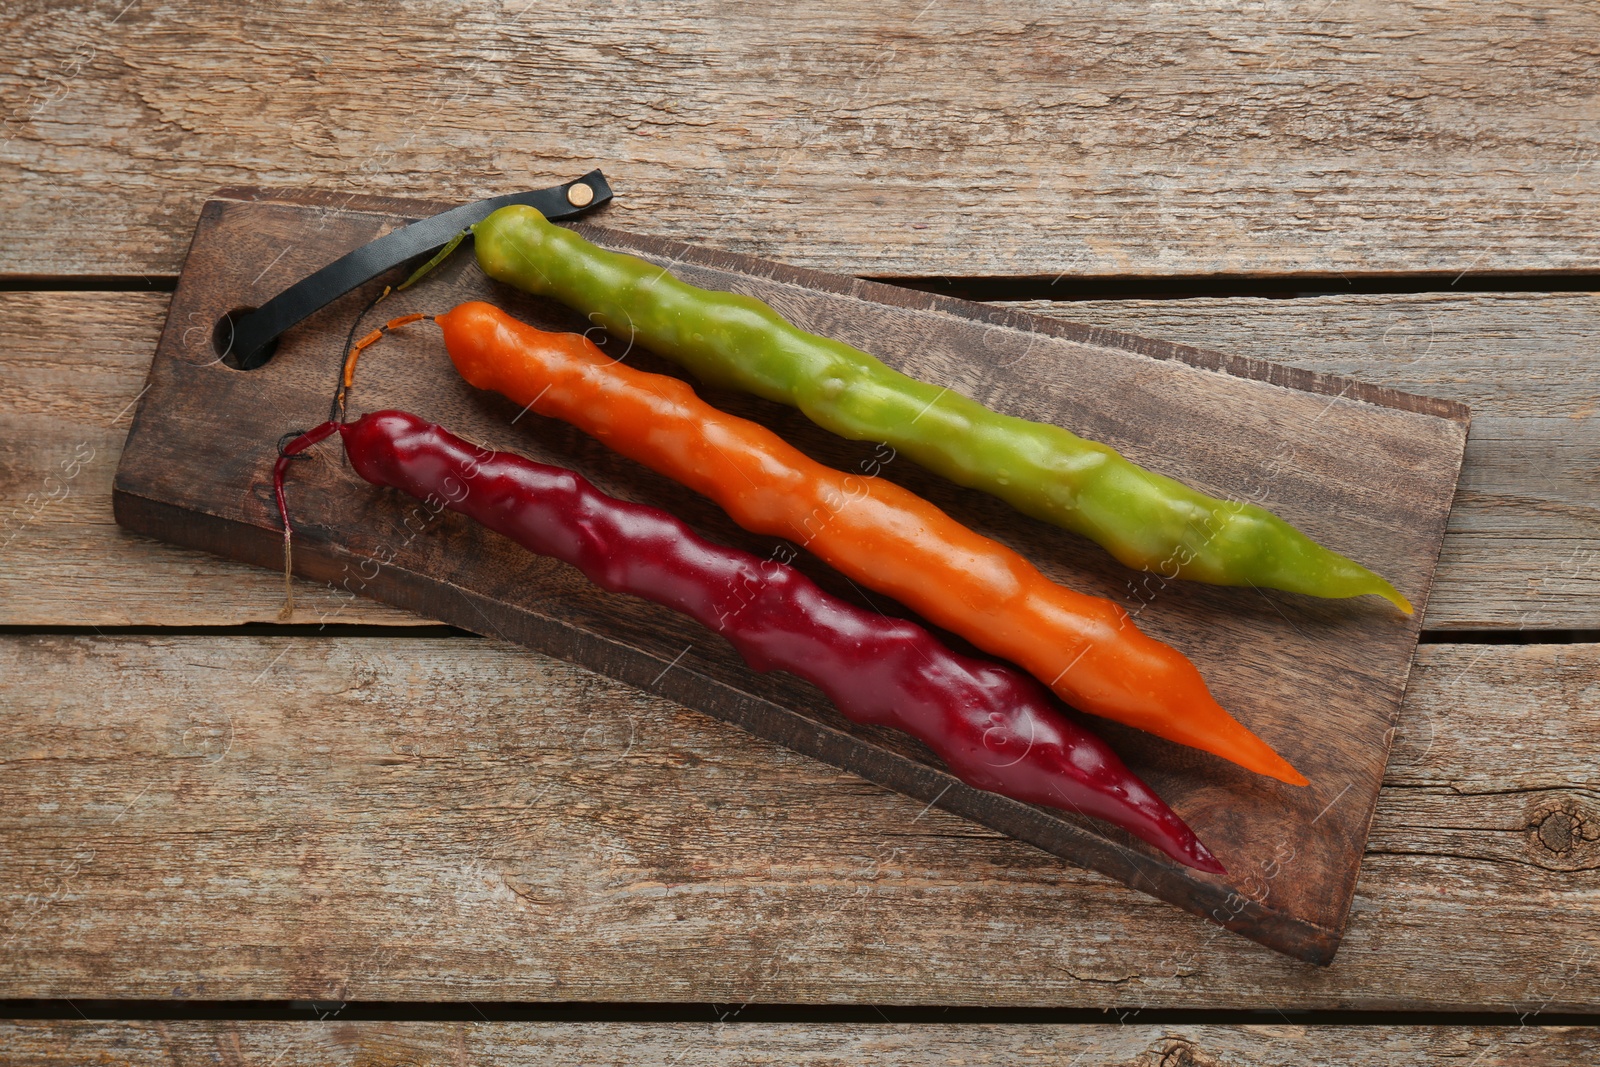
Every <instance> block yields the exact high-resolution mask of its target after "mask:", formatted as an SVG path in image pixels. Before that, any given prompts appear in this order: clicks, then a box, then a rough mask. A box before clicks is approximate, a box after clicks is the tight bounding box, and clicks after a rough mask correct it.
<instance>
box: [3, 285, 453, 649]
mask: <svg viewBox="0 0 1600 1067" xmlns="http://www.w3.org/2000/svg"><path fill="white" fill-rule="evenodd" d="M169 299H170V298H169V297H168V296H166V295H165V294H140V293H0V336H3V337H5V338H6V343H5V345H4V350H3V351H0V368H3V370H0V625H10V626H63V625H64V626H171V625H177V626H183V625H190V626H193V625H218V624H237V623H250V622H272V621H275V620H276V619H277V616H278V609H279V608H280V607H281V606H282V604H283V579H282V577H281V576H274V575H271V574H269V573H267V572H265V571H263V570H261V569H260V568H256V567H241V566H238V565H236V564H232V563H228V562H226V561H223V560H220V559H218V558H217V557H215V556H212V555H210V554H208V553H204V552H196V551H194V550H192V549H182V548H177V547H175V546H173V545H168V544H162V543H160V542H157V541H155V540H153V539H151V538H147V537H142V536H140V535H138V534H132V533H128V532H126V531H124V530H122V529H120V528H119V527H118V526H117V525H116V522H115V520H114V519H113V518H112V515H111V476H112V474H113V473H114V472H115V471H116V469H117V462H118V460H119V459H120V458H121V456H122V445H123V442H124V441H125V440H126V439H127V435H128V426H129V425H130V424H131V423H132V421H133V411H134V406H135V402H136V400H137V398H138V397H139V394H140V390H141V389H143V388H144V380H145V376H146V375H147V374H148V373H149V371H150V355H151V353H152V352H154V351H155V345H156V339H157V338H158V337H159V336H160V333H161V324H162V321H163V320H164V319H165V317H166V313H167V304H168V302H169ZM295 598H296V599H297V600H298V601H299V602H300V603H301V604H302V605H303V606H304V609H305V611H306V612H307V617H309V618H313V619H321V618H325V619H327V620H328V621H330V622H338V623H392V624H404V625H414V624H416V623H418V622H425V621H428V620H424V619H420V618H419V617H418V616H415V615H412V614H409V613H407V612H403V611H400V610H398V609H396V608H391V607H389V606H387V605H385V604H380V603H378V602H376V601H373V600H350V599H342V600H341V599H337V598H335V597H334V596H333V590H331V589H330V588H329V587H328V585H327V583H325V582H305V581H301V582H298V583H297V586H296V590H295Z"/></svg>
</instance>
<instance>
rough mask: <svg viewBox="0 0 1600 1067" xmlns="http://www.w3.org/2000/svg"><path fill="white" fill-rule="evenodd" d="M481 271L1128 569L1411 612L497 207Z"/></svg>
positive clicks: (707, 295) (1050, 447)
mask: <svg viewBox="0 0 1600 1067" xmlns="http://www.w3.org/2000/svg"><path fill="white" fill-rule="evenodd" d="M473 235H474V237H475V240H476V246H477V256H478V264H479V265H480V266H481V267H482V268H483V270H484V272H485V273H486V274H488V275H489V276H490V277H491V278H495V279H497V280H499V281H503V282H506V283H508V284H510V285H514V286H516V287H517V288H519V289H523V290H526V291H528V292H531V293H535V294H538V295H541V296H548V297H553V298H555V299H556V300H559V301H560V302H561V303H563V304H566V305H567V306H568V307H571V308H573V309H574V310H576V311H579V312H581V313H583V314H584V315H586V316H587V317H588V318H589V320H590V321H591V322H594V323H596V324H598V325H600V326H603V327H605V328H606V329H607V330H609V331H611V332H612V333H613V334H615V335H616V336H618V337H620V338H630V339H631V340H634V341H637V342H638V343H639V344H641V345H644V346H645V347H647V348H649V349H650V350H651V351H653V352H655V353H657V354H659V355H661V356H665V357H666V358H668V359H670V360H673V361H674V362H676V363H678V364H680V365H682V366H683V367H685V368H686V369H688V370H689V371H691V372H692V373H693V374H695V375H696V376H697V377H699V378H700V379H701V380H702V381H704V382H706V383H708V384H711V385H716V386H722V387H727V388H733V389H740V390H743V391H745V392H749V393H754V394H756V395H757V396H761V397H765V398H766V399H768V400H775V401H778V402H779V403H783V404H788V405H790V406H792V407H796V408H799V409H800V410H801V411H802V412H804V413H805V415H806V416H807V417H808V418H810V419H811V421H812V422H815V423H816V424H817V425H819V426H821V427H823V428H824V429H827V430H830V431H832V432H833V433H836V434H839V435H840V436H841V437H847V438H850V439H852V440H858V441H884V442H887V443H888V444H890V445H892V446H893V447H894V448H895V449H897V450H898V451H899V452H901V453H903V454H904V455H906V456H909V457H910V458H911V459H913V460H915V461H916V462H918V463H920V464H922V465H923V466H924V467H927V468H928V469H929V470H932V471H934V472H936V473H938V474H940V475H942V476H944V477H946V478H949V479H950V480H951V481H953V482H956V483H957V484H959V485H964V486H969V487H971V488H974V489H981V490H983V491H984V492H987V493H992V494H993V495H995V496H997V497H999V498H1000V499H1001V500H1004V501H1006V502H1007V503H1009V504H1010V505H1011V506H1012V507H1014V508H1016V509H1017V510H1018V511H1021V512H1023V513H1024V514H1027V515H1032V516H1033V517H1034V518H1037V519H1043V520H1044V521H1046V522H1050V523H1054V524H1055V525H1057V526H1060V527H1062V528H1064V529H1067V530H1071V531H1072V532H1074V533H1078V534H1082V535H1083V536H1085V537H1088V538H1090V539H1091V540H1093V541H1095V542H1096V543H1098V544H1100V545H1101V546H1103V547H1104V548H1105V549H1106V550H1107V551H1109V552H1110V553H1111V554H1112V555H1113V556H1115V557H1116V558H1117V559H1118V560H1120V561H1121V562H1123V563H1125V564H1127V565H1128V566H1129V567H1134V568H1137V569H1139V570H1147V571H1153V572H1157V573H1159V574H1161V575H1163V576H1164V577H1168V578H1173V577H1178V578H1188V579H1193V580H1196V581H1201V582H1210V583H1212V584H1214V585H1253V586H1261V587H1266V588H1271V589H1282V590H1285V591H1287V592H1292V593H1307V594H1310V595H1312V596H1320V597H1354V596H1362V595H1365V594H1368V593H1372V594H1376V595H1378V596H1381V597H1384V598H1386V599H1388V600H1390V601H1392V602H1393V603H1394V604H1395V605H1396V606H1397V607H1399V608H1400V609H1401V610H1402V611H1405V612H1407V613H1409V612H1410V611H1411V603H1410V601H1408V600H1407V599H1406V598H1405V597H1404V596H1402V595H1401V594H1400V593H1399V592H1398V591H1397V590H1396V589H1395V587H1394V586H1393V585H1391V584H1390V583H1389V582H1388V581H1386V580H1385V579H1384V578H1382V577H1380V576H1379V575H1377V574H1375V573H1373V572H1372V571H1370V570H1368V569H1367V568H1365V567H1363V566H1361V565H1360V564H1359V563H1356V562H1355V561H1354V560H1351V559H1349V558H1347V557H1345V556H1342V555H1340V554H1339V553H1337V552H1334V551H1333V550H1331V549H1328V548H1324V547H1323V546H1321V545H1319V544H1317V543H1316V542H1315V541H1313V540H1311V539H1310V538H1309V537H1307V536H1306V535H1305V534H1303V533H1301V532H1300V531H1299V530H1296V529H1295V528H1294V527H1293V526H1291V525H1289V524H1288V523H1286V522H1284V521H1283V520H1282V519H1280V518H1278V517H1277V516H1276V515H1274V514H1272V513H1271V512H1270V511H1267V510H1266V509H1264V508H1261V507H1258V506H1256V505H1254V504H1250V503H1245V502H1240V501H1230V500H1219V499H1217V498H1215V497H1211V496H1207V495H1205V494H1204V493H1200V492H1196V491H1195V490H1193V489H1190V488H1189V487H1188V486H1186V485H1183V484H1182V483H1181V482H1177V481H1174V480H1173V479H1171V478H1167V477H1165V476H1163V475H1160V474H1156V473H1154V472H1152V471H1148V470H1145V469H1144V468H1143V467H1140V466H1138V465H1137V464H1135V463H1133V462H1131V461H1129V460H1127V459H1124V458H1123V457H1122V456H1121V455H1119V454H1118V453H1117V452H1115V451H1114V450H1112V449H1111V448H1109V447H1107V446H1106V445H1103V444H1100V443H1099V442H1097V441H1090V440H1086V439H1084V438H1082V437H1079V436H1077V435H1076V434H1073V433H1070V432H1069V431H1067V430H1064V429H1062V428H1061V427H1059V426H1051V425H1048V424H1046V423H1038V422H1029V421H1028V420H1026V419H1019V418H1016V417H1014V416H1011V415H1002V414H1000V413H999V412H996V411H991V410H990V409H988V408H986V407H984V406H983V405H982V404H979V403H977V402H976V401H973V400H970V399H968V398H967V397H965V396H962V395H961V394H960V393H956V392H954V391H952V390H950V389H947V388H943V387H940V386H937V385H932V384H930V383H928V382H922V381H918V380H917V379H915V378H911V377H908V376H907V375H904V374H901V373H900V372H899V371H896V370H893V369H892V368H890V367H888V366H886V365H884V364H883V363H882V362H881V361H880V360H878V359H877V358H875V357H873V356H871V355H869V354H867V353H866V352H863V351H861V350H860V349H858V348H853V347H851V346H850V345H847V344H843V343H841V342H839V341H834V340H830V339H829V338H826V337H819V336H817V335H816V334H812V333H807V332H805V331H804V330H801V329H799V328H798V327H796V326H794V325H793V324H791V323H789V322H788V321H787V320H785V319H784V318H783V317H781V316H780V315H779V314H778V313H777V312H776V311H774V310H772V308H770V307H768V306H767V305H766V304H764V303H762V302H761V301H759V300H756V299H754V298H752V297H748V296H740V295H738V294H736V293H724V292H716V291H712V290H707V289H699V288H696V287H695V286H692V285H689V284H687V283H685V282H683V281H681V280H679V279H678V278H676V277H674V276H673V275H672V274H671V273H669V272H667V271H666V270H664V269H662V268H661V267H659V266H657V265H656V264H654V263H651V262H649V261H647V260H643V259H640V258H638V257H636V256H630V255H625V254H622V253H618V252H611V251H608V250H606V249H603V248H600V247H599V246H597V245H595V244H593V243H592V242H590V241H587V240H585V239H584V238H583V237H580V236H579V235H578V234H576V233H574V232H573V231H571V230H568V229H565V228H563V227H560V226H556V225H553V224H552V223H550V222H548V221H547V220H546V219H545V217H544V216H543V215H541V214H540V213H539V212H538V211H537V210H535V209H534V208H531V207H521V206H514V207H505V208H501V209H500V210H499V211H496V212H495V213H494V214H492V215H490V216H489V217H488V218H487V219H485V220H484V221H483V222H480V223H478V225H477V226H476V227H475V228H474V230H473Z"/></svg>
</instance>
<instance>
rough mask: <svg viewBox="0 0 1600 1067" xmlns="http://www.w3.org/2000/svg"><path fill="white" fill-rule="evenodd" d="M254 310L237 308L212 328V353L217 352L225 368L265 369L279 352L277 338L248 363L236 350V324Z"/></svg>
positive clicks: (251, 308)
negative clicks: (273, 355)
mask: <svg viewBox="0 0 1600 1067" xmlns="http://www.w3.org/2000/svg"><path fill="white" fill-rule="evenodd" d="M254 310H255V308H253V307H236V308H234V309H233V310H232V311H230V312H228V313H226V314H225V315H223V316H222V318H220V319H218V320H217V324H216V326H214V327H212V330H211V348H212V351H214V352H216V354H217V359H219V360H221V361H222V363H223V364H224V365H225V366H229V367H232V368H233V369H234V370H256V369H257V368H259V367H264V366H266V364H267V360H269V359H271V358H272V354H273V353H274V352H276V351H277V350H278V340H277V338H273V339H272V340H271V341H268V342H267V343H266V344H265V345H263V346H262V347H261V349H260V351H258V352H256V353H255V354H254V355H252V356H251V358H250V359H249V360H248V361H247V360H245V359H243V358H241V354H240V353H239V352H238V351H236V350H235V349H234V344H233V340H234V324H235V323H236V322H238V321H239V320H240V319H242V318H244V317H245V316H246V315H248V314H250V313H251V312H252V311H254Z"/></svg>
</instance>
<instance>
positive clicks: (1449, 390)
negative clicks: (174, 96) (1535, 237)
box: [0, 293, 1600, 630]
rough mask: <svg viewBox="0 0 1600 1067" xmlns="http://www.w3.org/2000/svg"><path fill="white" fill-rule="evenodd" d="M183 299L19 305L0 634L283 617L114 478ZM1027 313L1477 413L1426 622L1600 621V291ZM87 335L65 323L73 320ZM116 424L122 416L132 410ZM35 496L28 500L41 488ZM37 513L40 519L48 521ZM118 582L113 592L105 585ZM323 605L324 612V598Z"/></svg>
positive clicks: (59, 298) (386, 613) (1534, 624)
mask: <svg viewBox="0 0 1600 1067" xmlns="http://www.w3.org/2000/svg"><path fill="white" fill-rule="evenodd" d="M168 302H169V298H168V297H167V296H165V295H161V294H148V295H144V294H132V293H125V294H124V293H0V332H3V333H4V334H5V335H6V336H7V337H8V338H9V339H10V343H9V345H8V346H7V347H6V348H5V349H4V350H3V351H0V368H3V370H0V427H3V430H0V448H5V449H6V450H7V452H6V455H5V458H4V461H3V462H0V479H4V486H3V489H0V509H3V510H0V524H3V525H0V541H8V543H7V544H6V546H5V548H4V549H3V550H0V558H3V559H4V561H5V566H4V567H3V568H0V624H5V625H34V626H59V625H85V624H92V625H96V626H108V625H110V626H116V625H177V626H184V625H190V626H193V625H219V624H229V623H240V622H271V621H273V620H274V619H275V618H276V617H277V610H278V606H279V603H280V599H279V598H280V597H281V595H282V592H281V590H282V586H281V583H279V582H277V581H276V580H275V579H274V578H273V577H272V576H271V575H269V574H266V573H264V572H263V571H262V570H260V569H259V568H256V567H245V566H240V565H238V564H234V563H230V562H228V561H226V560H222V559H219V558H217V557H215V556H211V555H209V554H205V553H197V552H193V551H190V550H186V549H181V548H176V547H174V546H171V545H166V544H161V543H159V542H156V541H153V540H151V539H149V538H144V537H140V536H138V535H133V534H127V533H124V532H122V531H120V530H118V529H117V528H116V527H115V526H114V525H113V524H112V520H111V474H112V471H113V470H114V469H115V468H116V462H117V458H118V457H119V456H120V455H121V449H122V440H123V436H124V434H123V433H122V432H121V431H122V430H124V429H125V428H126V426H127V425H128V423H129V421H130V416H131V413H132V409H131V408H129V407H128V405H129V403H130V402H131V401H132V400H133V399H134V397H135V396H136V395H137V394H138V391H139V389H140V388H142V387H143V381H144V375H145V372H146V370H147V369H148V363H149V355H150V353H151V352H152V351H153V350H154V348H155V343H156V338H157V337H158V336H159V333H160V326H161V322H162V320H163V319H164V318H165V316H166V312H167V305H168ZM1021 306H1025V307H1026V308H1027V309H1029V310H1033V311H1037V312H1043V313H1048V314H1052V315H1058V316H1060V317H1061V318H1064V319H1068V320H1071V321H1077V322H1086V323H1090V324H1093V325H1099V326H1104V327H1108V328H1112V329H1119V330H1127V331H1131V332H1135V333H1143V334H1147V335H1150V336H1154V337H1170V338H1172V339H1173V340H1176V341H1181V342H1183V343H1185V344H1193V345H1197V346H1199V347H1203V348H1215V349H1221V350H1224V351H1230V352H1236V353H1238V354H1240V355H1245V356H1250V357H1252V358H1255V359H1263V360H1270V361H1274V362H1283V363H1288V364H1292V365H1294V366H1300V367H1305V368H1308V369H1310V370H1314V371H1318V372H1322V373H1328V374H1340V375H1350V376H1352V377H1356V378H1359V379H1361V380H1364V381H1370V382H1376V383H1378V384H1382V385H1392V386H1395V387H1396V388H1400V389H1405V390H1407V391H1412V392H1419V393H1427V394H1434V395H1440V396H1449V397H1452V398H1454V399H1457V400H1461V401H1463V402H1465V403H1467V404H1469V405H1470V406H1471V407H1472V410H1473V415H1474V421H1473V431H1472V435H1471V437H1470V438H1469V440H1468V441H1467V461H1466V464H1465V466H1464V467H1463V469H1462V475H1461V484H1460V486H1459V487H1458V491H1457V493H1456V500H1455V504H1454V507H1453V508H1452V510H1451V513H1450V525H1449V528H1448V530H1447V531H1446V535H1445V540H1444V546H1443V549H1442V550H1441V553H1440V559H1439V570H1438V572H1437V574H1436V576H1435V582H1434V588H1433V594H1432V596H1431V597H1430V599H1429V602H1428V610H1427V616H1426V619H1425V621H1424V625H1425V626H1426V627H1427V628H1431V629H1473V628H1482V627H1495V626H1498V627H1516V628H1518V629H1526V630H1543V629H1594V628H1600V595H1596V594H1597V592H1600V589H1597V586H1596V583H1597V582H1600V431H1597V430H1596V428H1595V423H1596V419H1597V418H1600V407H1597V406H1596V401H1597V398H1600V369H1597V365H1596V362H1595V360H1594V359H1593V358H1592V353H1591V351H1590V338H1591V335H1592V332H1593V329H1594V323H1595V322H1596V321H1600V296H1596V295H1594V294H1586V293H1518V294H1494V293H1479V294H1463V295H1460V296H1450V295H1443V294H1429V293H1421V294H1409V295H1407V294H1396V295H1386V296H1338V297H1319V298H1316V299H1299V300H1247V299H1230V300H1182V301H1173V300H1129V301H1084V302H1070V303H1067V302H1044V301H1038V302H1032V303H1029V304H1026V305H1021ZM68 323H70V324H71V327H70V328H66V327H65V325H64V324H68ZM124 408H127V412H126V413H125V414H122V417H121V419H120V420H119V421H116V420H115V419H114V417H115V416H116V415H117V414H118V413H119V412H123V409H124ZM80 442H88V444H89V445H90V447H93V448H95V449H96V450H97V451H96V458H95V459H94V461H93V462H91V463H89V464H87V465H85V466H84V469H83V471H82V473H81V474H80V476H79V477H78V478H77V479H76V480H74V481H73V483H72V486H71V492H72V494H73V495H72V496H71V498H70V502H69V501H68V499H62V500H59V501H54V502H49V503H48V506H45V507H43V508H42V509H37V510H36V508H35V505H37V504H39V503H40V502H42V501H44V500H46V499H47V498H48V494H49V492H50V491H52V489H54V488H55V483H50V488H46V481H45V479H46V478H47V476H50V475H52V474H60V473H63V472H62V471H61V469H60V464H61V463H63V462H70V461H71V459H72V458H73V456H74V455H75V450H76V448H77V446H78V445H79V443H80ZM30 493H34V494H42V496H36V498H35V501H34V502H33V505H30V504H29V502H28V500H27V497H28V494H30ZM30 516H31V521H30ZM108 589H114V590H115V591H116V594H115V595H114V596H110V597H108V596H106V595H104V591H105V590H108ZM295 597H296V599H297V601H299V602H300V603H301V604H303V605H306V606H307V609H308V610H309V611H314V612H316V613H317V614H316V615H315V616H313V617H321V614H322V612H324V611H328V610H332V609H334V608H338V607H341V606H342V608H343V610H342V612H341V613H340V614H339V615H338V616H337V618H338V619H340V620H343V621H350V622H362V623H389V622H394V623H408V622H416V621H419V618H418V617H417V616H414V615H410V614H408V613H404V612H398V611H396V610H395V609H393V608H389V607H387V606H385V605H383V604H380V603H378V602H376V601H371V600H367V599H358V600H354V601H340V602H339V603H337V604H335V603H332V602H331V601H329V600H328V599H327V597H328V592H327V589H326V586H324V585H320V584H317V583H308V582H301V583H300V584H299V585H298V587H297V590H296V593H295ZM319 597H320V598H321V599H319Z"/></svg>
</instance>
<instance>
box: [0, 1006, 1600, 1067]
mask: <svg viewBox="0 0 1600 1067" xmlns="http://www.w3.org/2000/svg"><path fill="white" fill-rule="evenodd" d="M1597 1042H1600V1032H1597V1031H1596V1030H1595V1029H1594V1028H1590V1027H1572V1026H1554V1027H1544V1026H1531V1027H1527V1028H1517V1027H1488V1026H1293V1025H1284V1026H1182V1025H1172V1026H1152V1025H1144V1024H1139V1023H1128V1024H1122V1025H1119V1024H1116V1023H1096V1024H1085V1025H1072V1026H1050V1025H1037V1026H1005V1025H971V1026H938V1025H893V1024H884V1025H879V1024H872V1025H865V1026H864V1025H815V1024H783V1023H728V1024H723V1025H717V1024H711V1023H706V1024H693V1023H480V1022H472V1023H423V1022H343V1021H340V1020H339V1019H338V1018H337V1017H335V1018H333V1019H331V1020H330V1021H327V1022H318V1023H311V1022H303V1023H302V1022H199V1021H190V1020H172V1021H162V1022H126V1023H111V1022H89V1021H87V1020H67V1021H61V1022H32V1021H21V1020H18V1021H8V1022H0V1046H4V1047H5V1048H6V1049H7V1050H8V1060H9V1062H10V1063H12V1064H14V1065H15V1067H66V1065H68V1064H71V1065H78V1064H83V1063H91V1062H115V1063H118V1064H124V1065H127V1067H143V1065H145V1064H149V1065H151V1067H155V1065H157V1064H159V1065H161V1067H184V1065H185V1064H202V1063H203V1064H216V1063H223V1064H230V1065H231V1064H249V1063H270V1064H272V1065H273V1067H368V1065H371V1067H392V1065H394V1064H407V1065H411V1067H425V1065H431V1064H440V1065H444V1064H463V1063H479V1064H487V1063H493V1064H505V1065H508V1067H516V1065H519V1064H538V1065H544V1064H551V1065H557V1067H560V1065H566V1064H572V1065H574V1067H579V1065H596V1067H598V1065H600V1064H623V1063H626V1064H645V1065H652V1064H661V1065H666V1064H671V1065H673V1067H720V1065H724V1064H739V1065H741V1067H745V1065H750V1067H757V1065H760V1067H765V1065H769V1064H773V1065H794V1067H856V1065H858V1064H863V1063H872V1064H885V1065H888V1067H896V1065H902V1064H904V1065H911V1064H931V1063H937V1064H939V1065H941V1067H980V1065H981V1067H1010V1065H1016V1067H1030V1065H1034V1064H1037V1065H1040V1067H1060V1065H1063V1064H1082V1065H1084V1067H1221V1065H1223V1064H1227V1065H1228V1067H1280V1065H1287V1064H1293V1065H1294V1067H1392V1065H1394V1064H1398V1063H1406V1064H1458V1065H1460V1067H1590V1065H1592V1063H1593V1053H1594V1049H1595V1047H1596V1043H1597Z"/></svg>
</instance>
